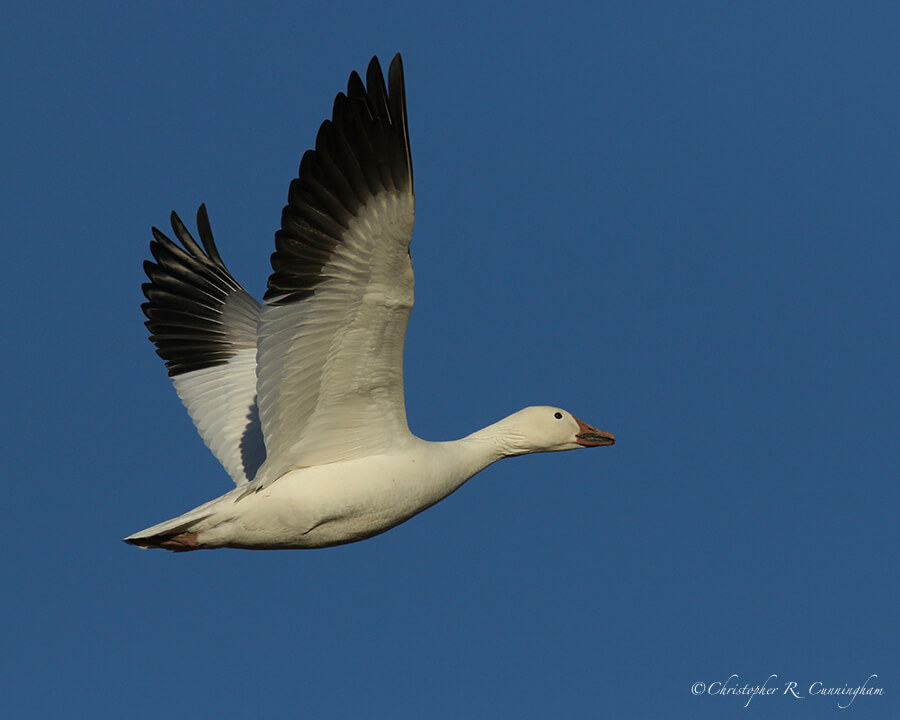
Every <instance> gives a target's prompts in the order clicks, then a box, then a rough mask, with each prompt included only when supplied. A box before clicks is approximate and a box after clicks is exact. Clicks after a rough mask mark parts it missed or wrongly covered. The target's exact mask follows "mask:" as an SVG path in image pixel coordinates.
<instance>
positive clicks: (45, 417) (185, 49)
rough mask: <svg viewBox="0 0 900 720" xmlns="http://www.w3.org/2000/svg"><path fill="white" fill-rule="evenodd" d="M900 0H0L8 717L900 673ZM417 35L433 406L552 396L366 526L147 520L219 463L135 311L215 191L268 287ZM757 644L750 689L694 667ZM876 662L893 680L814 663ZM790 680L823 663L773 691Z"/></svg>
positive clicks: (457, 414) (562, 696)
mask: <svg viewBox="0 0 900 720" xmlns="http://www.w3.org/2000/svg"><path fill="white" fill-rule="evenodd" d="M898 26H900V7H898V5H896V4H895V3H888V2H882V3H878V2H871V3H856V4H850V3H838V2H821V3H792V2H759V3H741V4H738V3H703V2H698V3H690V4H676V3H646V2H609V3H573V4H570V5H565V4H561V3H555V4H552V5H547V6H545V7H538V6H528V7H527V8H526V7H525V6H517V5H510V4H490V3H487V4H485V3H469V2H457V3H452V4H444V5H441V6H440V7H429V6H428V4H425V3H409V4H390V5H385V4H381V3H378V4H376V3H371V4H362V3H340V2H331V3H301V2H296V3H280V2H263V3H257V4H255V5H253V6H251V5H250V4H246V5H243V4H237V3H215V4H213V3H207V4H204V3H177V4H176V3H167V2H160V3H153V4H151V5H137V4H120V3H115V4H114V3H108V4H104V3H91V4H90V7H79V6H77V5H73V4H68V3H58V4H54V3H41V2H37V3H30V4H24V3H19V4H14V5H12V6H10V5H7V6H4V10H3V11H2V16H0V59H2V67H3V68H4V73H3V75H2V77H0V89H2V97H3V102H2V105H0V128H2V134H3V137H4V139H5V142H3V143H2V145H0V173H2V182H3V192H2V194H0V221H2V224H0V227H2V232H3V236H4V238H5V241H4V242H5V245H4V248H5V253H6V257H5V261H4V263H3V264H2V276H3V280H2V286H0V292H2V294H3V306H4V308H5V312H4V313H3V315H2V319H0V323H2V327H3V332H4V336H5V337H6V338H7V342H6V352H5V353H3V358H4V359H3V360H2V363H3V367H2V370H3V376H4V378H5V381H4V397H5V400H6V407H7V410H6V412H5V413H4V420H3V423H4V429H3V436H4V438H5V442H4V446H5V450H4V464H5V466H6V468H7V470H6V473H5V477H6V483H5V485H4V507H5V509H6V512H5V518H4V522H3V523H2V530H0V533H2V545H3V551H2V563H3V567H2V572H3V577H4V583H3V584H4V591H3V593H2V594H0V612H2V617H3V647H4V652H3V656H4V657H3V661H2V662H3V669H2V676H3V678H4V687H5V688H6V689H4V690H3V692H2V694H0V715H2V716H3V717H66V718H80V717H85V718H88V717H90V718H96V717H128V718H151V717H152V718H157V717H173V718H180V717H222V718H232V717H234V718H237V717H266V716H274V717H297V718H301V717H338V718H359V717H392V718H423V717H429V718H462V717H465V718H490V717H516V718H527V717H541V718H546V717H566V716H568V717H601V716H608V717H620V718H643V717H648V718H650V717H653V718H659V717H666V718H681V717H684V718H706V717H709V718H722V717H738V716H741V713H748V717H749V713H751V712H752V713H754V715H755V716H756V717H767V718H770V717H771V718H781V717H784V718H792V719H793V718H807V717H809V718H813V717H815V718H827V717H850V716H851V715H852V714H853V713H854V712H855V717H866V718H888V717H897V716H898V713H900V704H898V697H900V680H898V677H900V673H898V670H900V664H898V654H897V645H898V618H897V609H896V608H897V606H898V596H897V591H896V588H897V587H898V577H897V574H898V573H897V568H898V557H897V548H898V540H900V538H898V531H897V508H898V490H897V479H898V466H900V463H898V460H900V458H898V442H897V435H898V431H900V418H898V410H897V408H898V403H900V397H898V395H900V393H898V384H897V358H898V351H900V339H898V338H900V333H898V307H900V289H898V288H900V282H898V268H900V263H898V261H900V244H898V239H900V212H898V201H897V191H898V173H900V140H898V130H897V128H898V127H900V100H898V93H897V88H898V87H900V45H898V43H897V28H898ZM397 51H400V52H402V53H403V57H404V65H405V68H406V85H407V93H408V104H409V108H408V109H409V127H410V135H411V142H412V152H413V161H414V164H415V179H416V194H417V224H416V233H415V236H414V240H413V248H412V251H413V259H414V262H415V268H416V273H417V288H416V293H417V298H416V308H415V309H414V311H413V315H412V319H411V323H410V329H409V334H408V337H407V348H406V378H407V409H408V414H409V419H410V425H411V427H412V429H413V430H414V431H415V432H416V433H417V434H419V435H421V436H423V437H425V438H428V439H447V438H452V437H459V436H461V435H465V434H467V433H469V432H471V431H472V430H474V429H476V428H478V427H481V426H483V425H486V424H488V423H490V422H493V421H494V420H496V419H498V418H500V417H502V416H504V415H506V414H508V413H510V412H512V411H514V410H517V409H518V408H520V407H522V406H525V405H532V404H545V403H546V404H555V405H560V406H563V407H565V408H567V409H569V410H571V411H572V412H574V413H576V414H577V415H579V416H580V417H582V418H583V419H584V420H586V421H588V422H590V423H592V424H595V425H597V426H598V427H600V428H602V429H604V430H608V431H610V432H613V433H615V435H616V437H617V439H618V442H617V444H616V445H615V446H614V447H611V448H604V449H599V450H595V451H590V452H584V451H579V452H571V453H562V454H558V453H557V454H551V455H539V456H533V457H526V458H517V459H514V460H509V461H505V462H503V463H500V464H498V465H496V466H494V467H492V468H489V469H488V470H487V471H485V472H484V473H483V474H481V475H479V476H476V478H475V479H473V480H472V481H471V482H470V483H469V484H468V485H466V486H465V487H464V488H462V489H461V490H460V491H459V492H458V493H456V494H455V495H453V496H452V497H450V498H449V499H447V500H446V501H444V502H442V503H440V504H439V505H437V506H435V507H434V508H432V509H430V510H429V511H427V512H426V513H424V514H422V515H420V516H418V517H416V518H414V519H413V520H411V521H410V522H408V523H407V524H405V525H403V526H401V527H399V528H397V529H395V530H393V531H391V532H389V533H387V534H386V535H383V536H380V537H378V538H375V539H372V540H369V541H366V542H364V543H359V544H356V545H351V546H346V547H340V548H333V549H329V550H324V551H307V552H280V553H278V552H276V553H252V552H243V551H216V552H200V553H191V554H187V555H180V556H176V555H172V554H169V553H163V552H151V551H147V552H141V551H139V550H137V549H135V548H133V547H129V546H126V545H125V544H123V543H122V542H121V541H120V538H121V537H123V536H125V535H127V534H129V533H132V532H134V531H136V530H139V529H141V528H143V527H146V526H147V525H150V524H151V523H155V522H158V521H160V520H163V519H166V518H168V517H171V516H173V515H175V514H178V513H180V512H182V511H184V510H186V509H189V508H190V507H193V506H194V505H196V504H199V503H200V502H202V501H205V500H207V499H209V498H212V497H213V496H215V495H218V494H220V493H221V492H224V491H225V490H227V489H228V487H229V485H230V480H229V479H228V477H227V476H226V475H225V473H224V471H223V470H222V469H221V468H220V467H219V466H218V465H217V464H216V462H215V460H214V459H213V458H212V456H211V455H210V454H209V453H208V452H207V450H206V449H205V448H204V446H203V444H202V442H201V441H200V439H199V438H198V437H197V435H196V433H195V432H194V430H193V427H192V425H191V423H190V421H189V419H188V418H187V415H186V413H185V412H184V411H183V409H182V408H181V405H180V403H179V402H178V400H177V398H176V396H175V394H174V392H173V391H172V389H171V387H170V384H169V381H168V379H167V378H166V374H165V371H164V368H163V365H162V362H161V361H159V359H158V358H156V356H155V355H154V353H153V351H152V347H151V345H150V344H149V343H148V342H147V340H146V332H145V330H144V328H143V325H142V322H143V316H142V314H141V312H140V309H139V305H140V302H141V300H142V296H141V293H140V284H141V282H142V281H143V273H142V270H141V263H142V261H143V260H144V259H145V258H146V257H147V256H148V250H147V246H148V242H149V240H150V232H149V228H150V226H151V225H157V226H159V227H161V228H164V227H165V226H166V225H167V222H168V215H169V212H170V211H171V210H173V209H174V210H176V211H178V212H179V214H181V216H182V217H183V218H185V219H187V218H190V219H191V222H190V223H189V224H190V225H193V216H194V213H195V211H196V208H197V206H198V205H199V204H200V203H201V202H206V203H207V207H208V208H209V213H210V217H211V221H212V227H213V231H214V232H215V234H216V238H217V241H218V244H219V247H220V250H221V252H222V255H223V257H224V258H225V261H226V262H227V263H228V265H229V266H230V268H231V270H232V272H233V273H234V275H235V276H236V277H237V278H238V279H239V280H241V281H242V282H243V283H244V285H245V286H246V287H247V288H248V289H249V290H250V291H251V292H253V293H255V294H256V295H257V296H259V295H261V293H262V291H263V289H264V287H265V281H266V277H267V274H268V257H269V254H270V252H271V251H272V247H273V234H274V230H275V229H276V227H277V225H278V221H279V217H280V211H281V207H282V205H283V204H284V202H285V199H286V194H287V186H288V183H289V181H290V180H291V178H292V177H293V176H294V173H295V172H296V169H297V165H298V163H299V159H300V156H301V155H302V153H303V151H304V150H305V149H306V148H307V147H309V146H311V144H312V143H313V141H314V138H315V133H316V130H317V128H318V125H319V123H320V122H321V121H322V120H323V119H324V118H325V117H326V116H327V115H328V113H329V112H330V108H331V103H332V100H333V97H334V94H335V93H336V92H338V91H339V90H342V89H344V88H345V83H346V79H347V76H348V74H349V73H350V71H351V70H353V69H363V68H364V67H365V65H366V63H367V62H368V60H369V58H370V57H371V56H372V55H373V54H378V55H379V56H380V57H381V58H382V60H384V61H387V60H389V58H390V57H391V56H392V55H393V54H394V53H395V52H397ZM732 674H737V675H738V676H739V682H740V683H742V684H743V683H745V682H746V683H749V684H751V685H755V684H761V683H763V682H764V681H765V680H766V678H767V677H769V676H770V675H772V674H775V675H777V678H775V679H774V680H771V681H770V682H769V685H770V686H773V685H774V686H776V687H778V688H779V691H778V693H776V694H775V695H772V696H769V697H757V698H755V699H753V700H752V703H751V705H750V707H749V708H747V709H746V710H745V709H744V708H743V704H744V702H745V701H744V700H743V699H741V698H736V697H727V696H721V695H718V696H717V695H713V696H710V695H699V696H695V695H693V694H692V692H691V688H692V686H693V684H694V683H697V682H704V683H707V684H710V683H714V682H717V681H718V682H724V681H726V680H727V679H728V678H729V676H731V675H732ZM872 674H877V675H878V676H879V677H878V679H877V680H876V681H874V682H870V684H875V685H878V686H881V687H883V688H884V690H885V695H884V696H881V697H858V698H857V699H856V700H855V702H854V704H853V705H852V706H851V707H850V708H849V709H848V710H839V709H838V708H837V700H835V699H834V698H828V697H822V696H808V690H809V686H810V685H812V684H813V683H815V682H821V683H822V684H823V685H824V686H826V687H832V686H836V687H843V686H844V685H850V686H855V685H858V684H861V683H862V682H863V681H865V680H866V678H867V677H868V676H870V675H872ZM791 681H793V682H796V683H797V684H798V687H799V689H800V690H801V691H802V693H803V694H805V695H807V697H804V698H793V697H791V696H787V697H786V696H784V695H783V693H782V690H783V688H784V684H785V683H787V682H791Z"/></svg>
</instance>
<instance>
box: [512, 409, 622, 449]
mask: <svg viewBox="0 0 900 720" xmlns="http://www.w3.org/2000/svg"><path fill="white" fill-rule="evenodd" d="M496 430H497V431H498V432H497V435H496V438H497V440H498V441H499V444H500V445H501V446H502V448H503V451H504V455H524V454H526V453H534V452H557V451H560V450H577V449H578V448H585V447H600V446H601V445H612V444H613V443H615V441H616V439H615V437H613V435H612V434H611V433H608V432H603V431H602V430H598V429H597V428H595V427H593V426H591V425H588V424H587V423H585V422H582V421H581V420H579V419H578V418H577V417H575V416H574V415H572V413H570V412H567V411H565V410H563V409H561V408H556V407H549V406H538V407H527V408H525V409H524V410H519V412H517V413H513V414H512V415H510V416H509V417H508V418H506V419H505V420H501V421H500V422H499V423H497V426H496Z"/></svg>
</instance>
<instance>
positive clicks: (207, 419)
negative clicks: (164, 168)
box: [141, 205, 266, 485]
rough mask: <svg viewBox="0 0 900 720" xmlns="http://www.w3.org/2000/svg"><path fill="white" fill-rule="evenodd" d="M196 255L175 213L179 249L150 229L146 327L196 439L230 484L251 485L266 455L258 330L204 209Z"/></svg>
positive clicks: (255, 307) (255, 312) (255, 310)
mask: <svg viewBox="0 0 900 720" xmlns="http://www.w3.org/2000/svg"><path fill="white" fill-rule="evenodd" d="M197 228H198V230H199V232H200V241H201V242H202V243H203V248H202V249H201V248H200V246H199V245H197V243H196V242H195V241H194V238H192V237H191V234H190V233H189V232H188V231H187V228H185V226H184V224H183V223H182V222H181V220H180V218H179V217H178V215H176V214H175V213H172V230H173V231H174V233H175V237H176V238H178V241H179V242H180V243H181V246H180V247H179V245H178V244H176V243H175V242H173V241H172V240H170V239H169V238H168V237H166V236H165V235H164V234H163V233H161V232H160V231H159V230H157V229H156V228H153V237H154V240H153V241H152V242H151V243H150V252H151V253H152V254H153V257H154V259H155V260H156V262H151V261H149V260H147V261H146V262H144V271H145V272H146V273H147V277H148V278H150V282H149V283H145V284H144V285H143V286H142V287H143V290H144V295H145V296H146V297H147V302H146V303H144V304H143V305H142V306H141V309H142V310H143V311H144V314H145V315H146V316H147V322H146V323H145V325H146V326H147V329H148V330H149V331H150V339H151V340H152V341H153V343H154V344H155V345H156V352H157V354H158V355H159V356H160V357H161V358H162V359H163V360H165V361H166V367H167V368H168V370H169V376H170V377H171V378H172V382H173V383H174V385H175V390H176V391H177V393H178V397H180V398H181V401H182V402H183V403H184V405H185V407H186V408H187V411H188V413H189V414H190V416H191V419H192V420H193V421H194V424H195V425H196V426H197V430H198V431H199V432H200V436H201V437H202V438H203V441H204V442H205V443H206V445H207V447H209V449H210V450H212V452H213V454H214V455H215V456H216V457H217V458H218V460H219V462H221V463H222V465H224V466H225V469H226V470H227V471H228V474H229V475H230V476H231V478H232V479H233V480H234V482H235V484H236V485H243V484H245V483H247V482H249V481H250V480H252V479H253V478H254V477H255V475H256V471H257V470H258V469H259V467H260V465H262V463H263V461H264V460H265V457H266V449H265V445H264V444H263V438H262V432H261V429H260V423H259V414H258V412H257V407H256V326H257V322H258V320H259V311H260V306H259V303H257V302H256V300H254V299H253V298H252V297H251V296H250V295H249V293H247V291H246V290H244V288H242V287H241V286H240V285H239V284H238V282H237V280H235V279H234V277H232V275H231V273H230V272H228V269H227V268H226V267H225V264H224V263H223V262H222V258H221V257H219V252H218V250H217V249H216V244H215V242H214V241H213V236H212V230H211V229H210V226H209V217H208V216H207V214H206V206H205V205H201V206H200V209H199V210H198V211H197Z"/></svg>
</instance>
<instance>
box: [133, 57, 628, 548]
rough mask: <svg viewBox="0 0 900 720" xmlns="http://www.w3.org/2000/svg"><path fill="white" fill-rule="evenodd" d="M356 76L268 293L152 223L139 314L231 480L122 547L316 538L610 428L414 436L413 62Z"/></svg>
mask: <svg viewBox="0 0 900 720" xmlns="http://www.w3.org/2000/svg"><path fill="white" fill-rule="evenodd" d="M388 79H389V87H390V91H389V92H388V89H387V87H385V83H384V79H383V76H382V72H381V68H380V66H379V64H378V61H377V59H375V58H373V59H372V62H371V63H370V65H369V69H368V72H367V83H368V87H367V88H366V87H365V86H364V85H363V83H362V80H361V79H360V77H359V76H358V75H357V74H356V73H353V74H352V75H351V76H350V82H349V83H348V91H347V94H346V95H344V94H343V93H341V94H339V95H338V96H337V98H336V100H335V106H334V112H333V116H332V120H330V121H325V123H323V125H322V127H321V129H320V131H319V136H318V138H317V140H316V149H315V150H312V151H308V152H307V153H306V154H305V155H304V157H303V161H302V163H301V165H300V172H299V176H298V178H297V179H295V180H294V181H293V182H292V184H291V190H290V193H289V197H288V205H287V206H286V207H285V209H284V212H283V215H282V227H281V230H280V231H279V232H278V233H277V234H276V252H275V254H274V255H273V256H272V266H273V273H272V275H271V277H270V279H269V288H268V291H267V293H266V297H265V303H264V304H263V305H262V306H260V305H259V304H258V303H257V302H256V301H255V300H254V299H253V298H252V297H251V296H250V295H249V294H248V293H247V292H246V291H245V290H244V289H243V288H242V287H241V286H240V284H238V283H237V281H236V280H235V279H234V278H233V277H232V276H231V274H230V272H229V271H228V270H227V269H226V267H225V265H224V263H223V262H222V260H221V258H220V257H219V254H218V251H217V249H216V246H215V243H214V241H213V237H212V232H211V230H210V227H209V221H208V218H207V216H206V210H205V208H204V207H203V206H201V208H200V211H199V212H198V229H199V234H200V240H201V243H202V249H201V247H200V245H198V244H197V243H196V241H195V240H194V239H193V238H192V237H191V235H190V233H188V231H187V229H186V228H185V227H184V225H183V224H182V223H181V221H180V220H179V219H178V217H177V216H176V215H175V214H174V213H173V216H172V227H173V230H174V232H175V235H176V237H177V239H178V240H179V242H180V243H181V246H179V245H178V244H176V243H175V242H173V241H172V240H170V239H169V238H167V237H166V236H165V235H163V234H162V233H161V232H159V231H158V230H156V229H155V228H154V237H155V241H154V242H153V243H151V251H152V253H153V256H154V259H155V261H156V262H147V263H145V269H146V271H147V275H148V277H149V278H150V282H149V283H147V284H145V285H144V292H145V294H146V296H147V299H148V302H147V303H145V304H144V306H143V307H144V311H145V313H146V315H147V317H148V320H147V326H148V328H149V329H150V331H151V333H152V335H151V339H152V340H153V341H154V343H155V344H156V346H157V352H158V353H159V355H160V356H161V357H162V358H163V359H164V360H166V365H167V367H168V368H169V374H170V375H171V376H172V378H173V382H174V384H175V388H176V391H177V392H178V395H179V397H180V398H181V399H182V401H183V402H184V404H185V406H186V407H187V409H188V412H189V413H190V415H191V418H192V419H193V420H194V423H195V424H196V425H197V428H198V430H199V432H200V435H201V436H202V437H203V439H204V441H205V442H206V444H207V446H208V447H209V448H210V450H212V452H213V453H214V454H215V456H216V457H217V458H218V459H219V461H220V462H221V463H222V464H223V466H224V467H225V469H226V470H227V471H228V473H229V475H231V477H232V479H233V480H234V482H235V485H236V488H235V489H234V490H232V491H231V492H229V493H226V494H225V495H223V496H222V497H220V498H217V499H215V500H212V501H210V502H208V503H206V504H204V505H201V506H200V507H198V508H195V509H194V510H191V511H189V512H188V513H185V514H184V515H181V516H179V517H176V518H174V519H172V520H169V521H166V522H164V523H160V524H159V525H155V526H153V527H150V528H148V529H146V530H144V531H142V532H140V533H136V534H134V535H132V536H130V537H128V538H126V539H125V540H126V542H129V543H132V544H135V545H139V546H141V547H163V548H167V549H170V550H178V551H183V550H195V549H201V548H215V547H243V548H255V549H266V548H311V547H324V546H328V545H335V544H340V543H347V542H353V541H356V540H361V539H364V538H367V537H370V536H372V535H375V534H377V533H380V532H384V531H385V530H388V529H390V528H391V527H394V526H396V525H397V524H399V523H401V522H403V521H405V520H407V519H409V518H410V517H412V516H413V515H415V514H416V513H418V512H421V511H422V510H424V509H425V508H427V507H429V506H431V505H433V504H434V503H435V502H437V501H439V500H441V499H442V498H444V497H446V496H447V495H449V494H450V493H451V492H453V491H454V490H456V489H457V488H458V487H459V486H460V485H461V484H462V483H464V482H465V481H466V480H467V479H468V478H470V477H472V475H474V474H475V473H477V472H479V471H480V470H482V469H483V468H484V467H486V466H487V465H489V464H491V463H492V462H494V461H496V460H499V459H501V458H503V457H508V456H511V455H521V454H525V453H529V452H544V451H556V450H569V449H575V448H579V447H593V446H599V445H610V444H612V443H613V442H614V438H613V436H612V435H610V434H609V433H604V432H601V431H599V430H597V429H596V428H593V427H591V426H589V425H586V424H585V423H582V422H581V421H580V420H578V419H577V418H575V417H573V416H572V415H570V414H569V413H567V412H566V411H564V410H560V409H558V408H550V407H534V408H526V409H525V410H522V411H520V412H518V413H515V414H513V415H511V416H509V417H508V418H505V419H504V420H501V421H500V422H498V423H495V424H494V425H491V426H489V427H487V428H484V429H483V430H480V431H478V432H476V433H473V434H472V435H470V436H468V437H466V438H463V439H462V440H457V441H451V442H443V443H433V442H426V441H424V440H420V439H419V438H417V437H415V436H413V435H412V434H411V433H410V432H409V428H408V425H407V422H406V408H405V403H404V397H403V342H404V337H405V335H406V325H407V321H408V319H409V313H410V310H411V309H412V306H413V284H414V282H413V270H412V262H411V259H410V255H409V244H410V240H411V238H412V229H413V220H414V216H415V200H414V194H413V182H412V163H411V160H410V154H409V140H408V131H407V122H406V101H405V91H404V87H403V69H402V65H401V62H400V56H399V55H398V56H396V57H395V58H394V60H393V62H392V63H391V67H390V69H389V72H388Z"/></svg>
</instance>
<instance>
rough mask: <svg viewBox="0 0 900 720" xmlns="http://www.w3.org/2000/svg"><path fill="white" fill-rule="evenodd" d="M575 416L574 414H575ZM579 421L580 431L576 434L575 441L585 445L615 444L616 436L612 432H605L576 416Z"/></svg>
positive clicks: (576, 420)
mask: <svg viewBox="0 0 900 720" xmlns="http://www.w3.org/2000/svg"><path fill="white" fill-rule="evenodd" d="M573 417H574V416H573ZM575 422H577V423H578V432H577V433H576V434H575V442H577V443H578V444H579V445H583V446H584V447H600V446H601V445H614V444H615V442H616V438H615V437H614V436H613V434H612V433H608V432H603V431H602V430H598V429H597V428H595V427H591V426H590V425H588V424H587V423H584V422H581V420H579V419H578V418H575Z"/></svg>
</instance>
